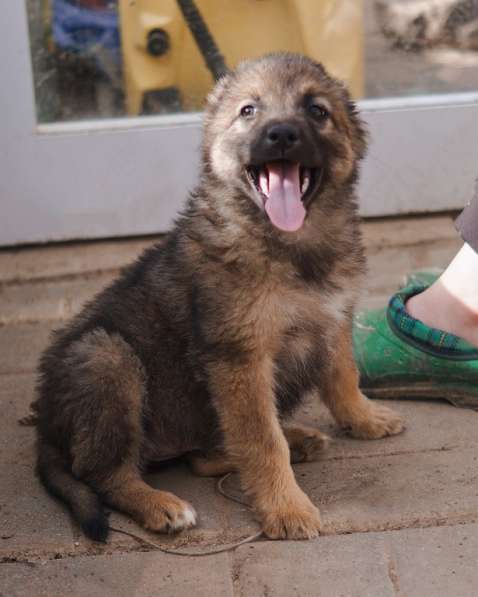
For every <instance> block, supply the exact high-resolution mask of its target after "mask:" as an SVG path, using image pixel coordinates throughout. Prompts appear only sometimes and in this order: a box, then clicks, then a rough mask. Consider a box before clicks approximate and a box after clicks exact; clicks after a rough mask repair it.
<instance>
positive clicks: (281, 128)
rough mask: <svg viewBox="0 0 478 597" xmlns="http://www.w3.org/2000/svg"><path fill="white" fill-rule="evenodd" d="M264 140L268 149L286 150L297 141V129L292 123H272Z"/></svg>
mask: <svg viewBox="0 0 478 597" xmlns="http://www.w3.org/2000/svg"><path fill="white" fill-rule="evenodd" d="M265 141H266V145H267V146H268V147H269V148H270V149H280V150H281V151H286V150H288V149H291V148H292V147H294V145H296V144H297V143H298V141H299V129H298V128H297V127H296V126H294V125H293V124H288V123H281V124H274V125H272V126H271V127H270V128H269V129H268V130H267V132H266V139H265Z"/></svg>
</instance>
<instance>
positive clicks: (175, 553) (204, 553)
mask: <svg viewBox="0 0 478 597" xmlns="http://www.w3.org/2000/svg"><path fill="white" fill-rule="evenodd" d="M109 528H110V531H113V532H114V533H121V534H122V535H128V536H129V537H132V538H133V539H135V540H136V541H138V542H140V543H145V544H146V545H149V546H150V547H154V548H155V549H158V550H159V551H162V552H163V553H168V554H170V555H173V556H189V557H191V556H192V557H197V556H212V555H214V554H216V553H224V552H225V551H232V550H233V549H236V548H237V547H239V546H240V545H244V544H245V543H251V541H256V539H259V537H260V536H261V535H262V531H259V532H258V533H255V534H254V535H250V536H249V537H246V538H245V539H242V540H241V541H237V542H236V543H231V544H230V545H223V546H222V547H213V548H211V549H205V550H203V551H182V550H181V551H180V550H178V549H169V548H168V547H164V546H163V545H159V543H154V542H153V541H150V540H149V539H145V538H144V537H140V536H139V535H135V533H130V532H129V531H123V530H122V529H117V528H115V527H109Z"/></svg>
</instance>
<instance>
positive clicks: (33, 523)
mask: <svg viewBox="0 0 478 597" xmlns="http://www.w3.org/2000/svg"><path fill="white" fill-rule="evenodd" d="M32 392H33V378H32V376H31V375H21V376H20V375H17V376H0V409H1V412H2V433H1V435H0V446H1V451H0V479H1V480H2V482H1V490H0V557H1V556H9V555H11V554H17V555H18V554H21V553H37V552H49V553H52V552H54V553H61V552H65V551H71V550H72V549H73V533H72V528H71V524H70V522H69V519H68V516H67V515H66V513H65V511H64V508H62V507H61V506H60V505H59V504H58V503H57V502H56V501H54V500H53V499H51V498H50V497H49V496H47V495H46V492H45V491H44V489H43V488H42V487H41V485H40V483H39V481H38V480H37V478H36V476H35V474H34V430H33V429H32V428H31V427H24V426H20V425H19V424H18V418H20V417H21V416H24V414H25V413H26V412H28V411H27V407H28V404H29V401H30V400H31V396H32ZM0 592H1V588H0Z"/></svg>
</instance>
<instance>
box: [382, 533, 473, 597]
mask: <svg viewBox="0 0 478 597" xmlns="http://www.w3.org/2000/svg"><path fill="white" fill-rule="evenodd" d="M388 541H389V544H390V547H391V549H390V564H391V569H392V570H393V573H394V574H393V575H394V578H395V588H396V594H397V595H399V596H402V595H403V596H405V595H406V597H424V596H428V595H430V596H433V597H472V596H473V595H477V594H478V566H477V562H478V525H476V524H468V525H458V526H454V527H440V528H431V529H410V530H406V531H400V532H399V533H388Z"/></svg>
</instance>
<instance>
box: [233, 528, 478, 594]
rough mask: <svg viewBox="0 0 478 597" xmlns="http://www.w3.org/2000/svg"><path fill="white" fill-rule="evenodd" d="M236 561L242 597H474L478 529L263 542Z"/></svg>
mask: <svg viewBox="0 0 478 597" xmlns="http://www.w3.org/2000/svg"><path fill="white" fill-rule="evenodd" d="M233 558H234V562H233V571H234V588H235V594H236V596H237V597H249V596H251V595H254V596H256V595H263V596H267V597H295V596H297V597H330V596H333V597H368V596H370V597H378V596H379V597H388V596H390V597H392V596H393V597H405V596H406V597H424V596H427V597H428V596H430V597H451V596H453V597H471V596H472V595H476V587H477V586H478V566H477V565H476V562H477V559H478V525H476V524H467V525H457V526H446V527H439V528H426V529H409V530H402V531H393V532H383V533H357V534H353V535H341V536H339V537H319V538H318V539H315V540H313V541H309V542H291V541H286V542H271V541H270V542H260V543H254V544H251V545H245V546H242V547H240V548H238V549H237V550H236V551H235V552H234V556H233Z"/></svg>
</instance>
